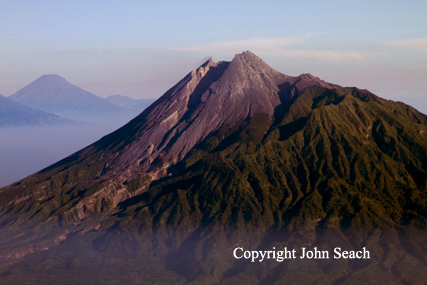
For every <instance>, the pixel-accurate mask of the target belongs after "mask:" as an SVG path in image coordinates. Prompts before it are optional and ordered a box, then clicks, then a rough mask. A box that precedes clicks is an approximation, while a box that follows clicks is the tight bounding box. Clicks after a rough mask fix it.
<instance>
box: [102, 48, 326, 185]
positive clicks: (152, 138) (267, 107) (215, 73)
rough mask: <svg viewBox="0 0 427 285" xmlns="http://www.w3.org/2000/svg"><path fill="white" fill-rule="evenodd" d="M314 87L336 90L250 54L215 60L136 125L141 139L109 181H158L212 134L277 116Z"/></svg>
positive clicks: (134, 128)
mask: <svg viewBox="0 0 427 285" xmlns="http://www.w3.org/2000/svg"><path fill="white" fill-rule="evenodd" d="M313 85H318V86H322V87H327V88H333V85H332V84H329V83H325V82H324V81H321V80H320V79H318V78H316V77H313V76H312V75H309V74H303V75H301V76H298V77H291V76H286V75H284V74H282V73H280V72H278V71H276V70H274V69H273V68H271V67H270V66H268V65H267V64H266V63H265V62H263V61H262V60H261V59H260V58H259V57H257V56H256V55H254V54H253V53H252V52H250V51H247V52H243V53H242V54H238V55H236V56H235V57H234V58H233V60H232V61H231V62H223V61H220V62H217V63H215V62H214V60H213V59H212V58H210V59H209V60H208V61H206V62H205V63H204V64H202V65H201V66H200V67H199V68H198V69H196V70H193V71H192V72H190V73H189V74H188V75H187V76H186V77H185V78H184V79H182V80H181V81H180V82H179V83H178V84H177V85H175V86H174V87H173V88H171V89H170V90H169V91H168V92H166V94H164V95H163V96H162V97H161V98H160V99H159V100H158V101H157V102H155V103H154V104H153V105H152V106H151V107H150V108H148V110H147V111H146V112H143V113H142V114H141V115H140V116H138V117H137V118H135V119H134V120H133V121H132V122H131V123H130V125H132V127H130V126H128V129H131V131H135V132H134V133H131V134H129V135H131V136H133V137H135V138H136V139H135V140H133V141H132V142H131V143H130V144H128V145H126V147H125V148H124V149H123V150H122V151H121V152H120V155H119V156H118V157H117V159H116V160H115V161H114V163H112V164H111V165H112V166H111V167H110V168H109V170H108V171H107V173H108V174H107V176H108V177H110V178H113V179H118V181H121V182H123V181H126V180H128V179H131V178H133V177H135V176H136V175H138V174H140V173H152V174H153V175H155V176H157V175H156V173H157V172H158V171H160V170H163V169H165V168H167V167H169V166H170V165H172V164H174V163H176V162H177V161H179V160H181V159H182V158H183V157H184V156H185V155H186V154H187V153H188V152H189V150H190V149H191V148H192V147H193V146H194V145H195V144H196V143H197V142H200V141H201V140H203V139H204V138H206V136H207V135H208V134H210V133H212V132H214V131H216V130H218V129H219V128H220V127H222V126H225V125H230V126H231V125H235V124H237V123H239V122H241V121H243V120H245V119H246V118H248V117H251V116H254V115H256V114H268V115H269V116H272V115H273V114H274V112H275V108H276V107H277V106H278V105H280V104H281V103H284V102H288V101H290V100H292V98H293V97H294V96H296V95H297V94H298V93H299V92H301V91H302V90H303V89H305V88H306V87H309V86H313ZM141 125H142V127H141Z"/></svg>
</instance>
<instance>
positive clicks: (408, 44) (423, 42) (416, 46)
mask: <svg viewBox="0 0 427 285" xmlns="http://www.w3.org/2000/svg"><path fill="white" fill-rule="evenodd" d="M387 44H388V45H389V46H392V47H400V48H406V49H409V50H416V51H421V52H427V38H421V39H411V40H400V41H390V42H387Z"/></svg>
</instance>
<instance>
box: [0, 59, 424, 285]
mask: <svg viewBox="0 0 427 285" xmlns="http://www.w3.org/2000/svg"><path fill="white" fill-rule="evenodd" d="M426 132H427V116H426V115H424V114H421V113H419V112H418V111H417V110H415V109H414V108H412V107H410V106H407V105H405V104H403V103H396V102H392V101H388V100H384V99H381V98H379V97H377V96H375V95H374V94H372V93H370V92H369V91H366V90H360V89H357V88H353V87H352V88H345V87H340V86H338V85H333V84H329V83H325V82H323V81H321V80H320V79H318V78H316V77H313V76H311V75H309V74H304V75H300V76H298V77H291V76H286V75H283V74H281V73H279V72H278V71H275V70H274V69H272V68H270V67H269V66H268V65H267V64H265V63H264V62H262V61H261V60H260V59H259V58H258V57H256V56H255V55H253V54H252V53H250V52H245V53H243V54H239V55H236V56H235V57H234V59H233V60H232V61H231V62H218V63H215V62H214V61H213V60H209V61H207V62H206V63H204V64H203V65H202V66H201V67H199V68H198V69H197V70H194V71H192V72H191V73H190V74H188V75H187V76H186V77H185V78H184V79H182V80H181V81H180V82H179V83H178V84H177V85H175V86H174V87H173V88H171V89H170V90H169V91H168V92H166V93H165V95H163V96H162V97H161V98H160V99H159V100H157V101H156V102H155V103H154V104H153V105H151V106H150V107H149V108H148V109H146V110H145V111H144V112H143V113H141V114H140V115H139V116H138V117H136V118H135V119H133V120H132V121H131V122H129V123H128V124H127V125H125V126H124V127H122V128H121V129H119V130H117V131H116V132H114V133H112V134H110V135H108V136H106V137H104V138H102V139H101V140H100V141H98V142H96V143H94V144H93V145H91V146H89V147H87V148H85V149H83V150H81V151H80V152H78V153H76V154H74V155H72V156H70V157H68V158H66V159H64V160H62V161H60V162H58V163H57V164H55V165H52V166H51V167H49V168H47V169H44V170H42V171H41V172H39V173H37V174H35V175H32V176H29V177H28V178H26V179H24V180H22V181H19V182H17V183H15V184H14V185H11V186H10V187H6V188H3V189H1V190H0V198H1V199H0V201H1V208H0V211H1V216H0V225H1V227H0V238H1V243H0V254H1V260H2V262H3V264H2V265H3V267H2V268H3V269H2V273H1V275H0V280H2V279H3V280H2V281H6V282H15V283H16V282H19V281H22V279H20V278H21V277H20V276H21V275H20V273H21V272H23V271H24V270H25V272H26V276H30V277H28V278H31V281H32V282H34V281H35V280H36V281H37V282H51V283H52V282H59V281H67V282H70V280H71V281H72V282H86V283H94V282H98V283H102V282H114V280H117V281H118V282H119V281H120V282H122V283H123V282H126V283H129V282H142V283H150V282H151V283H156V282H157V283H178V284H183V283H193V284H200V283H204V284H214V283H228V284H236V283H248V284H259V283H262V284H273V283H289V282H290V283H292V282H294V281H295V282H300V283H301V282H302V283H327V284H329V283H335V284H340V283H370V282H371V283H381V282H382V283H404V284H406V283H417V282H422V281H423V280H425V279H426V278H427V275H426V272H427V231H426V227H425V225H426V222H427V212H426V209H427V194H426V193H427V185H426V180H427V164H426V162H427V135H426V134H427V133H426ZM285 247H286V248H287V249H289V250H292V249H295V250H296V252H297V256H296V258H286V259H282V260H281V261H279V259H277V258H276V257H277V255H274V256H276V257H272V256H270V257H269V258H266V259H265V260H263V261H261V260H260V258H259V256H258V257H256V258H255V257H254V254H255V253H253V252H254V251H257V252H264V253H265V252H266V251H270V253H271V254H273V253H272V252H273V251H274V252H276V253H277V250H284V248H285ZM362 248H365V250H367V251H369V256H368V257H365V258H360V259H359V258H352V257H350V253H349V252H351V251H354V255H356V251H357V252H359V250H362ZM303 249H304V250H310V251H312V250H313V251H314V250H315V249H317V250H320V251H322V252H328V257H327V258H326V257H324V258H299V257H300V256H301V255H302V252H303ZM336 250H338V251H339V252H341V253H342V252H343V251H348V253H347V255H346V258H343V257H341V258H335V257H336V254H335V251H336ZM245 251H247V253H246V252H245ZM236 252H237V255H238V256H237V257H238V258H236V257H235V255H234V253H236ZM248 254H250V255H251V258H252V257H254V262H251V259H249V260H248V259H246V257H245V256H248ZM267 259H268V260H267ZM112 280H113V281H112Z"/></svg>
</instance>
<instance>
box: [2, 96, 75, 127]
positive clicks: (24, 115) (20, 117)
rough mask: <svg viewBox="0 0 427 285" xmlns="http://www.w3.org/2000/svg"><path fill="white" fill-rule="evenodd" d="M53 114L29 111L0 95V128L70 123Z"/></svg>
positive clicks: (70, 121)
mask: <svg viewBox="0 0 427 285" xmlns="http://www.w3.org/2000/svg"><path fill="white" fill-rule="evenodd" d="M72 122H73V121H72V120H67V119H63V118H60V117H58V116H56V115H54V114H49V113H45V112H41V111H38V110H34V109H31V108H29V107H27V106H24V105H22V104H19V103H16V102H14V101H12V100H10V99H8V98H6V97H4V96H2V95H0V127H5V126H27V125H30V126H33V125H52V124H65V123H72Z"/></svg>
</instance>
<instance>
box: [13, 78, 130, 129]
mask: <svg viewBox="0 0 427 285" xmlns="http://www.w3.org/2000/svg"><path fill="white" fill-rule="evenodd" d="M8 98H9V99H11V100H14V101H15V102H18V103H20V104H23V105H25V106H27V107H30V108H33V109H36V110H39V111H43V112H48V113H53V114H55V115H58V116H60V117H63V118H68V119H72V120H77V121H81V122H85V123H97V124H114V125H117V126H121V125H122V124H124V123H126V122H128V121H129V120H130V119H131V118H132V117H133V116H134V115H135V114H137V113H135V112H133V111H131V110H129V109H126V108H122V107H120V106H117V105H115V104H112V103H110V102H108V101H107V100H105V99H103V98H101V97H98V96H96V95H94V94H92V93H90V92H88V91H86V90H83V89H81V88H80V87H78V86H76V85H73V84H71V83H70V82H68V81H67V80H66V79H65V78H63V77H61V76H59V75H56V74H45V75H43V76H41V77H39V78H38V79H36V80H35V81H33V82H31V83H30V84H28V85H27V86H25V87H23V88H22V89H20V90H19V91H17V92H16V93H14V94H12V95H11V96H9V97H8Z"/></svg>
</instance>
